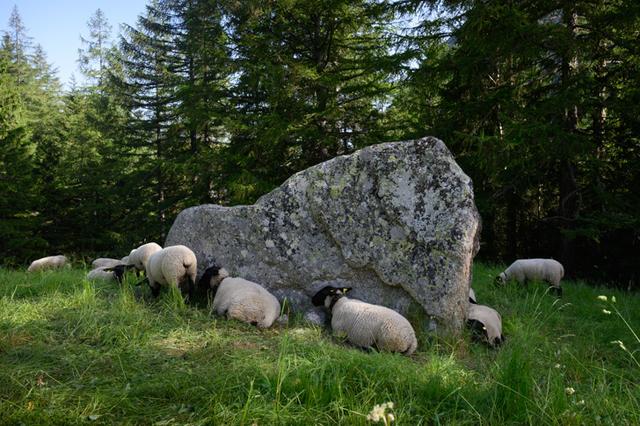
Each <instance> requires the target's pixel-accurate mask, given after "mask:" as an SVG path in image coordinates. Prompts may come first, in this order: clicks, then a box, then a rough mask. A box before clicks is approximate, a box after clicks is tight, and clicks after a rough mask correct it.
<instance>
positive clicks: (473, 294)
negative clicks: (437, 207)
mask: <svg viewBox="0 0 640 426" xmlns="http://www.w3.org/2000/svg"><path fill="white" fill-rule="evenodd" d="M469 303H476V292H475V291H473V289H472V288H471V287H469Z"/></svg>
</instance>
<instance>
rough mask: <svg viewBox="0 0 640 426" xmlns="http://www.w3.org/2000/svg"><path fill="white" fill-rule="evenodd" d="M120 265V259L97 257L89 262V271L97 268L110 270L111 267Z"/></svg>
mask: <svg viewBox="0 0 640 426" xmlns="http://www.w3.org/2000/svg"><path fill="white" fill-rule="evenodd" d="M120 264H122V260H120V259H111V258H109V257H99V258H97V259H95V260H94V261H93V262H91V269H97V268H111V267H112V266H116V265H120Z"/></svg>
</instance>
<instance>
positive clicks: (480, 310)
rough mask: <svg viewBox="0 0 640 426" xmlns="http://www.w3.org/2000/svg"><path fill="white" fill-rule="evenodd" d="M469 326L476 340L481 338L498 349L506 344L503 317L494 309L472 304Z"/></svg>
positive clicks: (470, 306) (468, 317)
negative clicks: (503, 333) (503, 332)
mask: <svg viewBox="0 0 640 426" xmlns="http://www.w3.org/2000/svg"><path fill="white" fill-rule="evenodd" d="M467 325H468V326H469V327H470V328H471V330H472V332H473V333H474V336H475V337H476V338H481V339H482V340H484V341H485V342H486V343H488V344H489V345H490V346H492V347H497V346H499V345H500V344H502V343H503V342H504V336H503V335H502V317H500V314H499V313H498V311H496V310H495V309H493V308H490V307H488V306H484V305H478V304H476V303H475V302H470V303H469V312H468V316H467Z"/></svg>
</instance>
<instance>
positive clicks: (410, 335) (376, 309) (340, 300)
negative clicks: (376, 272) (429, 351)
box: [311, 286, 418, 355]
mask: <svg viewBox="0 0 640 426" xmlns="http://www.w3.org/2000/svg"><path fill="white" fill-rule="evenodd" d="M350 290H351V288H348V287H347V288H338V287H332V286H326V287H324V288H323V289H322V290H320V291H318V292H317V293H316V294H315V295H314V296H313V298H312V299H311V300H312V303H313V304H314V305H315V306H324V307H325V308H327V309H328V310H329V312H330V313H331V316H332V318H331V328H332V329H333V332H334V333H337V334H338V335H345V336H346V338H347V340H348V341H349V342H350V343H351V344H353V345H355V346H358V347H361V348H365V349H368V348H372V347H375V348H378V349H380V350H386V351H391V352H400V353H403V354H405V355H411V354H412V353H413V352H414V351H415V350H416V348H417V346H418V341H417V340H416V334H415V331H414V330H413V327H412V326H411V324H410V323H409V321H407V319H406V318H405V317H403V316H402V315H400V314H399V313H397V312H396V311H394V310H392V309H389V308H386V307H384V306H380V305H373V304H370V303H366V302H363V301H361V300H357V299H350V298H348V297H346V296H345V294H346V293H347V292H349V291H350Z"/></svg>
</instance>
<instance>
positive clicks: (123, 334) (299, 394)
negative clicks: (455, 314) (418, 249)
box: [0, 264, 640, 425]
mask: <svg viewBox="0 0 640 426" xmlns="http://www.w3.org/2000/svg"><path fill="white" fill-rule="evenodd" d="M499 271H500V267H494V266H488V265H483V264H476V265H475V268H474V280H473V282H474V285H473V287H474V289H475V291H476V295H477V297H478V302H479V303H481V304H486V305H489V306H492V307H494V308H495V309H497V310H498V311H499V312H500V313H501V315H502V318H503V327H504V333H505V336H506V343H505V344H504V345H503V346H502V347H501V348H500V349H498V350H492V349H489V348H487V347H485V346H484V345H481V344H478V343H473V342H472V341H471V339H470V336H469V334H468V333H467V332H465V333H463V334H462V335H461V336H457V337H453V336H437V335H428V334H426V333H423V332H420V331H418V334H419V337H418V339H419V348H418V351H417V352H416V353H415V354H414V355H413V356H411V357H404V356H402V355H396V354H387V353H377V352H365V351H362V350H359V349H355V348H352V347H349V346H347V345H346V344H344V343H343V342H340V341H338V340H337V339H335V338H333V337H332V336H331V334H330V333H329V332H328V331H327V330H325V329H322V328H320V327H317V326H311V325H308V324H305V323H304V322H303V321H302V320H301V319H300V318H297V317H296V316H292V317H291V318H290V319H289V322H288V324H286V325H278V326H276V327H274V328H272V329H269V330H259V329H257V328H255V327H252V326H250V325H245V324H242V323H238V322H235V321H227V320H224V319H222V318H217V317H215V316H212V315H211V314H210V313H209V312H208V310H207V309H206V308H204V307H200V308H196V307H193V306H189V305H185V304H184V303H183V302H182V300H181V299H180V298H179V297H178V296H177V295H176V294H172V293H167V294H163V295H162V296H161V298H159V299H158V300H155V301H154V300H151V299H150V298H149V297H148V294H147V291H146V289H141V288H139V287H134V286H131V282H132V281H133V279H130V282H125V284H124V285H123V286H119V285H117V284H115V283H90V282H87V281H86V280H85V279H84V276H85V274H86V271H85V270H81V269H66V270H62V271H52V272H44V273H36V274H28V273H26V272H22V271H8V270H0V424H3V425H5V424H8V425H13V424H16V425H18V424H25V425H32V424H37V425H45V424H46V425H50V424H65V425H67V424H153V425H186V424H189V425H236V424H237V425H254V424H255V425H275V424H282V425H313V424H328V425H333V424H354V425H365V424H370V421H369V420H368V419H367V415H368V414H369V412H370V411H371V410H372V409H373V407H374V405H376V404H382V403H385V402H393V408H392V409H390V410H387V413H391V414H392V415H393V420H394V422H393V424H398V425H438V424H469V425H471V424H473V425H476V424H487V425H503V424H506V425H508V424H514V425H515V424H532V425H556V424H559V425H582V424H603V425H637V424H640V364H639V363H638V361H640V340H638V336H637V335H636V334H634V333H639V332H640V296H639V295H638V294H633V293H625V292H622V291H616V290H611V289H606V288H604V287H601V288H599V287H594V286H588V285H586V284H584V283H581V282H572V281H564V282H563V288H564V296H563V297H562V298H561V299H556V298H555V297H553V296H550V295H548V294H546V287H545V286H544V285H543V284H541V283H534V284H530V285H529V286H519V285H516V284H515V283H512V284H511V285H509V286H507V287H504V288H498V287H494V286H493V283H492V282H493V277H495V275H496V274H497V273H498V272H499ZM600 295H602V296H606V297H607V300H606V301H604V300H600V299H598V296H600ZM612 298H615V302H613V301H612ZM606 312H610V313H609V314H607V313H606ZM634 357H635V358H634ZM378 424H383V423H382V422H380V423H378Z"/></svg>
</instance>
